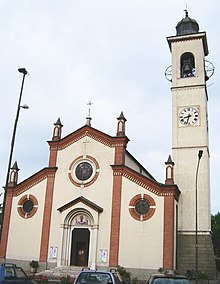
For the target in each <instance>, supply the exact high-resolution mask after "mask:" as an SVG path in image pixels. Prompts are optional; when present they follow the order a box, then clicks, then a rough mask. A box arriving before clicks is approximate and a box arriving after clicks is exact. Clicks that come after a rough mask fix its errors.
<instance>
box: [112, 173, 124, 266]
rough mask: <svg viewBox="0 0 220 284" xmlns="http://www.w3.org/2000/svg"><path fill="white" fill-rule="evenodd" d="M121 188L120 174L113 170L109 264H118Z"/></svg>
mask: <svg viewBox="0 0 220 284" xmlns="http://www.w3.org/2000/svg"><path fill="white" fill-rule="evenodd" d="M121 190H122V174H121V173H120V172H114V176H113V193H112V217H111V235H110V254H109V266H112V267H117V266H118V252H119V237H120V215H121Z"/></svg>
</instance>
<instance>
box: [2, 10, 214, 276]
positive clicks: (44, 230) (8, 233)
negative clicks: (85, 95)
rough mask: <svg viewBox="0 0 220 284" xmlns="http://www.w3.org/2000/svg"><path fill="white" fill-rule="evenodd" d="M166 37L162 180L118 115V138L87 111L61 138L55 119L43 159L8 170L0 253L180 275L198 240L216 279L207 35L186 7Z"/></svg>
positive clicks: (47, 262)
mask: <svg viewBox="0 0 220 284" xmlns="http://www.w3.org/2000/svg"><path fill="white" fill-rule="evenodd" d="M167 40H168V43H169V46H170V50H171V53H172V75H171V76H172V78H171V80H170V81H172V88H171V91H172V96H173V121H172V129H173V131H172V132H173V145H172V158H171V157H170V156H169V157H168V160H167V162H166V163H165V172H166V174H165V177H166V178H165V181H164V183H160V182H158V181H156V180H155V178H154V177H153V176H152V175H151V174H150V173H149V172H148V171H147V170H146V168H145V167H144V166H143V165H141V164H140V163H139V162H138V161H137V160H136V159H135V158H134V157H133V156H132V155H131V154H130V153H129V152H128V150H127V143H128V141H129V139H128V138H127V136H126V131H125V126H126V119H125V117H124V114H123V112H122V113H121V114H120V116H119V117H118V122H117V126H116V136H110V135H108V134H106V133H103V132H101V131H99V130H97V129H95V128H93V127H92V126H91V118H90V117H88V118H87V122H86V125H84V126H83V127H81V128H79V129H77V130H76V131H74V132H72V133H70V134H69V135H67V136H66V137H62V127H63V125H62V123H61V121H60V119H58V120H57V122H56V123H55V124H54V130H53V136H52V140H51V141H49V142H48V144H49V149H50V155H49V163H48V166H47V167H45V168H44V169H42V170H40V171H39V172H37V173H35V174H34V175H32V176H31V177H29V178H27V179H26V180H24V181H22V182H20V183H18V171H19V169H18V166H17V163H15V164H14V166H13V167H12V168H11V173H10V179H9V183H8V187H7V188H6V191H5V193H6V195H5V208H4V220H3V226H2V235H1V246H0V257H1V258H2V259H4V260H7V261H10V262H13V261H23V262H29V261H30V260H32V259H34V260H38V261H39V262H40V264H41V267H42V269H43V268H44V269H45V268H50V267H57V266H58V267H59V266H87V267H90V268H103V269H107V268H109V267H117V266H119V265H120V266H122V267H125V268H126V269H129V270H130V271H131V272H132V273H134V275H135V274H137V273H138V272H140V271H141V270H142V271H146V273H148V274H149V273H151V272H155V271H158V269H160V268H163V269H165V270H174V269H178V270H179V271H180V272H181V273H185V272H186V270H191V269H193V268H194V267H195V247H196V246H195V237H196V242H199V243H196V245H199V248H200V250H199V252H198V255H199V256H200V258H201V256H202V257H203V263H199V265H200V266H199V267H202V268H204V269H206V268H207V270H206V271H205V272H206V273H207V274H209V277H211V278H212V277H213V275H214V274H215V267H214V266H215V265H214V254H213V248H212V241H211V227H210V218H211V215H210V214H211V213H210V186H209V146H208V128H207V89H206V80H207V78H206V73H205V64H204V58H205V56H206V55H207V54H208V47H207V40H206V34H205V33H200V32H199V31H198V24H197V23H196V21H195V20H192V19H190V18H189V17H188V14H186V17H185V18H184V19H183V20H182V21H181V22H179V23H178V25H177V35H176V36H173V37H168V38H167ZM195 133H196V135H194V134H195ZM198 151H200V152H199V153H202V154H203V158H202V159H203V160H201V171H202V181H201V182H200V183H199V184H198V185H199V186H198V188H197V185H196V188H195V169H196V165H197V159H198V158H197V153H198ZM201 151H202V152H201ZM200 158H201V157H200ZM195 194H196V196H195ZM197 194H198V195H197ZM197 199H198V200H199V202H198V204H197V205H196V214H195V202H197V201H198V200H197ZM197 214H198V216H200V220H197V219H198V218H197V217H196V219H195V216H197ZM197 221H198V222H197ZM197 223H198V225H197ZM195 224H196V225H197V227H195ZM18 244H19V245H18ZM203 255H205V257H204V256H203ZM208 263H209V266H207V264H208ZM204 269H203V270H204Z"/></svg>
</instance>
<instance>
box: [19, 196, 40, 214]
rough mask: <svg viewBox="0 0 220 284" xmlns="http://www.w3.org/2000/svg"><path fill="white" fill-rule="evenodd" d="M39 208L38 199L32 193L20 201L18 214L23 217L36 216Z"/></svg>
mask: <svg viewBox="0 0 220 284" xmlns="http://www.w3.org/2000/svg"><path fill="white" fill-rule="evenodd" d="M37 209H38V202H37V199H36V198H35V197H34V196H33V195H31V194H28V195H24V196H23V197H22V198H21V199H20V200H19V202H18V205H17V210H18V214H19V215H20V216H21V217H23V218H30V217H32V216H34V214H35V213H36V212H37Z"/></svg>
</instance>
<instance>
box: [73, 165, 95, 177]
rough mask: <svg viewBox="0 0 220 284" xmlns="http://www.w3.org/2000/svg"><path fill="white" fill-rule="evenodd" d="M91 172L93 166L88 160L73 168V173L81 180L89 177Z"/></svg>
mask: <svg viewBox="0 0 220 284" xmlns="http://www.w3.org/2000/svg"><path fill="white" fill-rule="evenodd" d="M92 173H93V167H92V165H91V164H90V163H88V162H81V163H80V164H78V165H77V167H76V169H75V175H76V177H77V178H78V179H79V180H81V181H84V180H87V179H89V178H90V177H91V176H92Z"/></svg>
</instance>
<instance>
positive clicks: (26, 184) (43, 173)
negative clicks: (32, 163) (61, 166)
mask: <svg viewBox="0 0 220 284" xmlns="http://www.w3.org/2000/svg"><path fill="white" fill-rule="evenodd" d="M56 170H57V167H47V168H44V169H42V170H40V171H39V172H37V173H36V174H34V175H32V176H31V177H29V178H27V179H26V180H24V181H22V182H21V183H19V184H18V185H16V186H14V187H13V188H11V189H12V190H13V196H18V195H20V194H21V193H23V192H25V191H26V190H28V189H30V188H31V187H33V186H35V185H36V184H38V183H40V182H41V181H43V180H44V179H47V178H48V177H54V176H55V173H56Z"/></svg>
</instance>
